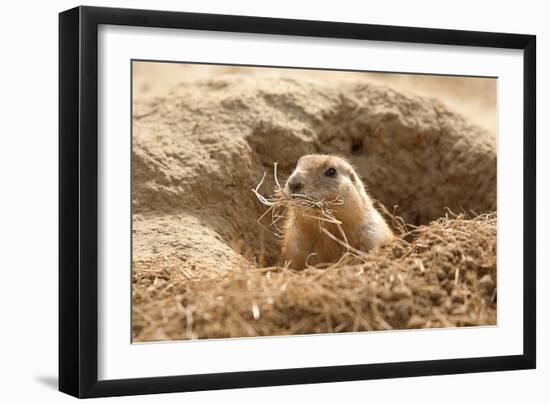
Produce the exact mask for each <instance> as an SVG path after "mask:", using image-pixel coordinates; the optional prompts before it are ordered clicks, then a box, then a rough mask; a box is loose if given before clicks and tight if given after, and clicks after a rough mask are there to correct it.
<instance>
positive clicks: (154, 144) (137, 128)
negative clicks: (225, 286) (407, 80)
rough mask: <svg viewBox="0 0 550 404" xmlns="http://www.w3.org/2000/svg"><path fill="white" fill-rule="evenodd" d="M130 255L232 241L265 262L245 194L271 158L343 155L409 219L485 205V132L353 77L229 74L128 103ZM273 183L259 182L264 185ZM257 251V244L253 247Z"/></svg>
mask: <svg viewBox="0 0 550 404" xmlns="http://www.w3.org/2000/svg"><path fill="white" fill-rule="evenodd" d="M133 118H134V119H133V186H134V188H133V209H134V219H135V220H134V229H133V230H134V255H133V259H134V261H140V260H144V259H145V260H149V259H151V258H152V257H153V256H157V257H159V256H160V257H161V256H163V255H175V256H178V257H179V258H181V259H184V260H187V259H190V258H191V257H195V258H197V257H199V258H200V257H202V258H208V257H210V258H212V257H214V258H216V259H217V258H221V257H223V258H224V260H218V261H217V262H218V265H222V266H223V264H221V262H222V261H223V262H231V263H232V262H235V261H239V260H240V259H241V258H240V256H239V255H238V254H235V253H234V249H233V248H231V245H232V244H233V243H235V242H237V241H239V240H242V241H243V242H244V244H245V245H246V246H248V247H249V248H250V249H251V250H252V251H255V252H257V253H258V252H259V251H264V252H265V254H263V256H262V257H257V259H260V258H261V259H263V260H265V261H266V263H267V264H269V263H273V262H274V257H275V255H276V253H277V247H276V240H275V239H274V238H273V236H272V235H271V234H270V233H269V231H266V230H265V229H263V228H262V227H260V226H258V224H257V223H256V220H257V218H258V217H259V216H260V215H261V213H262V212H263V207H262V206H261V204H259V203H258V202H257V201H256V199H255V198H254V196H253V194H252V193H251V191H250V190H251V188H253V187H255V186H256V184H257V183H258V181H259V180H260V178H261V177H262V174H263V173H264V172H266V171H267V172H271V170H272V164H273V163H274V162H278V163H279V173H280V174H281V177H282V180H284V179H285V176H287V175H289V174H290V172H291V171H292V169H293V166H294V164H295V163H296V160H297V159H298V158H299V157H300V156H302V155H304V154H307V153H313V152H316V153H319V152H320V153H332V154H340V155H344V156H346V157H348V158H349V159H350V160H351V161H352V163H353V164H354V165H355V166H356V168H357V170H358V172H359V173H360V174H361V175H362V176H363V179H364V181H365V183H366V185H367V186H368V188H369V190H370V194H371V195H372V196H374V197H375V198H376V199H378V200H380V201H381V202H382V203H383V204H384V205H385V206H387V207H388V208H389V209H390V210H391V209H392V207H393V206H396V205H397V206H398V209H397V213H398V214H399V215H400V216H402V217H403V218H404V219H405V221H407V222H408V223H413V224H421V223H428V222H429V221H430V220H433V219H436V218H438V217H440V216H442V215H443V214H444V207H448V208H451V209H452V210H453V211H462V210H466V211H468V212H469V211H474V212H477V213H483V212H490V211H494V210H495V209H496V206H495V204H496V202H495V201H496V150H495V142H494V138H493V137H492V136H490V135H489V134H488V133H487V132H486V131H484V130H483V129H481V128H479V127H477V126H474V125H472V124H470V123H469V122H468V121H467V120H465V119H464V118H462V117H461V116H459V115H457V114H455V113H453V112H452V111H450V110H449V109H447V108H446V107H445V106H444V105H442V104H440V103H439V102H438V101H436V100H433V99H426V98H422V97H416V96H412V95H404V94H401V93H399V92H396V91H394V90H392V89H390V88H388V87H384V86H379V85H373V84H370V83H368V82H366V81H362V80H339V81H334V82H327V81H326V80H315V79H311V80H308V79H303V78H302V79H300V80H297V79H296V78H290V77H284V76H278V77H276V76H274V77H262V79H261V80H258V79H253V78H249V77H247V76H246V75H240V74H230V75H225V76H219V77H217V78H215V79H211V80H202V81H196V82H191V83H189V82H188V83H183V84H181V85H179V86H177V87H176V88H174V90H173V91H172V92H171V93H170V94H169V95H167V96H165V97H157V98H154V99H153V100H145V99H143V100H139V99H137V100H136V101H135V102H134V110H133ZM272 186H273V184H272V183H269V181H267V182H266V183H265V187H266V188H265V189H266V190H267V191H268V192H269V191H270V190H271V189H272ZM257 255H258V254H257Z"/></svg>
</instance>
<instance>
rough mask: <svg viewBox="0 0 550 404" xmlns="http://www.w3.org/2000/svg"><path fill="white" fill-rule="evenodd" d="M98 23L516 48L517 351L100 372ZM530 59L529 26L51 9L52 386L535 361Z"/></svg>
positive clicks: (337, 377) (160, 384)
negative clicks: (114, 375)
mask: <svg viewBox="0 0 550 404" xmlns="http://www.w3.org/2000/svg"><path fill="white" fill-rule="evenodd" d="M100 24H113V25H126V26H140V27H159V28H182V29H194V30H209V31H226V32H244V33H260V34H278V35H293V36H308V37H318V38H345V39H360V40H380V41H394V42H405V43H426V44H439V45H463V46H476V47H489V48H510V49H520V50H523V60H524V77H523V86H524V89H523V119H524V121H523V142H524V143H523V145H524V155H523V173H524V177H523V183H524V189H523V203H524V208H523V219H524V222H523V223H524V229H523V231H524V233H523V251H524V261H523V354H521V355H513V356H496V357H482V358H467V359H445V360H429V361H416V362H400V363H380V364H364V365H351V366H333V367H314V368H295V369H281V370H263V371H250V372H235V373H217V374H196V375H182V376H170V377H150V378H139V379H123V380H106V381H99V380H98V376H97V374H98V373H97V372H98V322H97V319H98V270H97V265H98V139H97V131H98V122H97V121H98V104H97V102H98V87H97V84H98V75H97V73H98V66H97V61H98V55H97V52H98V26H99V25H100ZM535 60H536V37H535V36H534V35H519V34H505V33H490V32H472V31H458V30H443V29H425V28H410V27H397V26H382V25H368V24H350V23H339V22H325V21H307V20H289V19H278V18H260V17H245V16H230V15H214V14H197V13H184V12H167V11H150V10H131V9H112V8H96V7H77V8H73V9H71V10H68V11H64V12H62V13H60V15H59V390H61V391H63V392H65V393H68V394H70V395H73V396H76V397H81V398H84V397H102V396H120V395H133V394H149V393H167V392H183V391H196V390H210V389H226V388H242V387H260V386H274V385H290V384H301V383H324V382H337V381H350V380H363V379H381V378H396V377H411V376H427V375H441V374H458V373H469V372H488V371H500V370H513V369H533V368H535V366H536V323H535V318H536V287H535V286H536V274H535V268H536V266H535V263H536V258H535V257H536V254H535V253H536V247H535V246H536V240H535V237H536V234H535V229H536V217H535V215H536V213H535V212H536V209H535V208H536V206H535V203H536V202H535V191H536V189H535V183H536V182H535V175H536V171H535V166H536V163H535V147H536V139H535V120H536V112H535V111H536V108H535V106H536V105H535V104H536V88H535V87H536V63H535Z"/></svg>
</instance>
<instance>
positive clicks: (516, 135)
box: [59, 7, 536, 397]
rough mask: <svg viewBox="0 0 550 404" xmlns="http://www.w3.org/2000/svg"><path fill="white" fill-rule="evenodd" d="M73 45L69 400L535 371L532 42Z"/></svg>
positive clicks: (186, 31) (188, 26)
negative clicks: (517, 370) (455, 374)
mask: <svg viewBox="0 0 550 404" xmlns="http://www.w3.org/2000/svg"><path fill="white" fill-rule="evenodd" d="M59 28H60V29H59V46H60V49H59V96H60V104H59V111H60V112H59V124H60V129H59V136H60V143H59V147H60V161H59V165H60V174H59V175H60V177H59V178H60V224H59V226H60V255H59V258H60V265H59V286H60V287H59V299H60V303H59V309H60V321H59V347H60V349H59V387H60V390H61V391H63V392H66V393H68V394H71V395H74V396H77V397H99V396H113V395H130V394H147V393H161V392H180V391H193V390H206V389H222V388H237V387H255V386H271V385H283V384H298V383H321V382H333V381H345V380H361V379H378V378H392V377H409V376H421V375H438V374H453V373H466V372H485V371H498V370H512V369H531V368H534V367H535V362H536V361H535V357H536V355H535V352H536V341H535V309H536V307H535V301H536V297H535V285H536V281H535V99H536V97H535V52H536V45H535V44H536V42H535V36H532V35H520V34H503V33H488V32H470V31H454V30H442V29H424V28H410V27H395V26H379V25H366V24H349V23H338V22H322V21H306V20H285V19H272V18H260V17H244V16H227V15H212V14H195V13H181V12H165V11H146V10H124V9H108V8H94V7H78V8H75V9H72V10H68V11H65V12H63V13H61V14H60V17H59Z"/></svg>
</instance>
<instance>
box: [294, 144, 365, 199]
mask: <svg viewBox="0 0 550 404" xmlns="http://www.w3.org/2000/svg"><path fill="white" fill-rule="evenodd" d="M283 191H284V192H285V194H286V195H287V196H290V197H300V196H306V197H308V198H311V199H313V200H316V201H325V202H330V201H334V200H336V199H338V198H339V199H342V200H343V203H344V205H347V206H348V207H352V206H350V205H359V206H357V208H362V207H365V206H363V203H366V202H367V201H368V196H367V194H366V192H365V188H364V186H363V183H362V182H361V180H360V179H359V177H358V176H357V174H356V172H355V170H354V169H353V167H352V166H351V164H350V163H348V162H347V161H346V160H345V159H343V158H341V157H337V156H331V155H320V154H308V155H305V156H303V157H301V158H300V159H299V160H298V163H297V164H296V168H295V169H294V172H293V173H292V174H291V175H290V177H289V178H288V180H287V182H286V184H285V187H284V190H283Z"/></svg>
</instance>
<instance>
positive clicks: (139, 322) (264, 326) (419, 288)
mask: <svg viewBox="0 0 550 404" xmlns="http://www.w3.org/2000/svg"><path fill="white" fill-rule="evenodd" d="M412 236H413V237H414V241H413V242H412V243H406V242H403V241H401V240H396V241H395V242H394V243H392V244H391V245H386V246H384V247H381V248H379V249H377V250H373V251H371V252H369V253H368V254H367V256H366V257H365V258H366V260H365V262H360V263H357V260H356V259H354V258H352V259H350V261H352V262H349V263H344V264H340V265H335V266H332V267H329V268H326V269H316V268H310V269H306V270H304V271H289V270H284V269H282V268H261V269H259V268H252V267H251V266H248V267H234V268H233V269H232V270H230V271H220V270H216V269H215V268H216V267H215V266H213V267H212V266H210V267H208V266H206V267H202V268H200V267H193V268H192V269H190V268H189V265H188V264H187V263H185V262H184V261H181V260H177V259H160V260H153V261H150V262H141V263H140V264H139V265H138V266H137V267H136V270H135V272H134V317H133V319H134V330H133V331H134V339H135V341H153V340H169V339H186V338H223V337H242V336H257V335H289V334H311V333H324V332H344V331H370V330H390V329H404V328H423V327H451V326H472V325H486V324H495V323H496V217H495V216H494V215H485V216H480V217H478V218H476V219H475V220H462V219H460V218H458V219H445V218H443V219H439V220H438V221H437V222H434V223H432V224H431V225H430V226H421V227H420V228H418V229H416V230H415V231H414V232H413V234H412ZM353 261H356V262H355V263H353Z"/></svg>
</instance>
